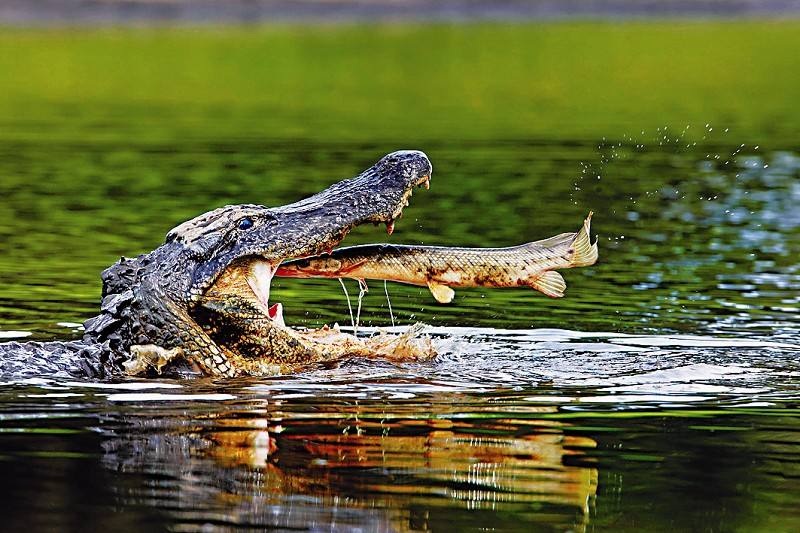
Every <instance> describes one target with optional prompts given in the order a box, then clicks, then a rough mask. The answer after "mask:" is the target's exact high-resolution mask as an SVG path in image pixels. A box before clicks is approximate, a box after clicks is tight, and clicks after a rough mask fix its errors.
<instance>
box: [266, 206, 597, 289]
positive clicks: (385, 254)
mask: <svg viewBox="0 0 800 533" xmlns="http://www.w3.org/2000/svg"><path fill="white" fill-rule="evenodd" d="M591 217H592V214H591V213H589V216H588V217H587V218H586V220H585V221H584V223H583V227H582V228H581V229H580V230H579V231H577V232H575V233H562V234H560V235H556V236H555V237H550V238H549V239H544V240H541V241H535V242H529V243H527V244H521V245H519V246H511V247H507V248H460V247H445V246H414V245H395V244H370V245H364V246H350V247H347V248H339V249H337V250H334V251H333V252H332V253H331V254H329V255H322V256H315V257H308V258H305V259H298V260H294V261H290V262H287V263H284V264H282V265H281V266H280V267H279V268H278V270H277V272H276V275H277V276H281V277H293V278H317V277H323V278H354V279H360V280H365V279H377V280H389V281H397V282H401V283H409V284H412V285H420V286H427V287H428V288H429V289H430V291H431V293H432V294H433V296H434V298H436V300H437V301H438V302H440V303H449V302H450V301H452V299H453V295H454V291H453V289H452V288H451V287H532V288H534V289H536V290H538V291H540V292H542V293H544V294H546V295H547V296H550V297H553V298H560V297H562V296H564V290H565V289H566V283H565V281H564V278H563V277H562V276H561V274H559V273H558V272H556V270H558V269H563V268H573V267H579V266H588V265H593V264H594V263H595V262H596V261H597V242H596V241H595V242H594V243H592V242H591V238H590V236H589V228H590V222H591Z"/></svg>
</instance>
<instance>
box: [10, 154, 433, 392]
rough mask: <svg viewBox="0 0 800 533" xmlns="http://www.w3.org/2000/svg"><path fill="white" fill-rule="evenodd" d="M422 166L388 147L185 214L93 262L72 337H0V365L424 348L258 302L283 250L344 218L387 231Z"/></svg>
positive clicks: (92, 369) (295, 359) (245, 360)
mask: <svg viewBox="0 0 800 533" xmlns="http://www.w3.org/2000/svg"><path fill="white" fill-rule="evenodd" d="M431 171H432V167H431V163H430V161H429V159H428V157H427V156H426V155H425V154H424V153H423V152H420V151H415V150H403V151H398V152H393V153H391V154H388V155H386V156H384V157H383V158H382V159H380V160H379V161H378V162H377V163H375V164H374V165H373V166H372V167H370V168H368V169H367V170H365V171H364V172H362V173H361V174H359V175H358V176H356V177H354V178H350V179H345V180H342V181H340V182H338V183H335V184H334V185H331V186H330V187H329V188H327V189H325V190H324V191H322V192H320V193H317V194H315V195H313V196H311V197H309V198H306V199H304V200H300V201H298V202H295V203H293V204H289V205H285V206H281V207H265V206H261V205H253V204H242V205H228V206H225V207H220V208H218V209H215V210H213V211H209V212H208V213H205V214H202V215H200V216H197V217H195V218H193V219H191V220H189V221H187V222H184V223H182V224H180V225H178V226H177V227H175V228H174V229H172V230H171V231H169V232H168V233H167V235H166V239H165V242H164V243H163V244H162V245H161V246H159V247H158V248H156V249H155V250H153V251H152V252H150V253H148V254H143V255H140V256H138V257H136V258H125V257H123V258H121V259H120V260H119V261H118V262H116V263H115V264H114V265H112V266H111V267H109V268H107V269H106V270H104V271H103V273H102V275H101V277H102V282H103V290H102V302H101V304H100V314H98V315H97V316H95V317H93V318H90V319H89V320H87V321H86V322H85V323H84V335H83V337H82V339H80V340H76V341H66V342H61V341H50V342H25V343H20V342H9V343H5V344H0V373H2V374H6V375H9V374H12V375H26V374H27V375H32V374H49V373H56V372H58V373H64V372H66V373H68V374H70V375H74V376H83V377H91V378H107V377H112V376H119V375H130V374H143V375H152V374H161V375H164V373H165V372H166V371H168V370H169V371H171V372H174V373H177V374H181V375H182V374H185V373H190V374H202V375H208V376H220V377H237V376H243V375H271V374H275V373H280V372H286V371H292V370H294V369H296V368H299V367H302V366H304V365H308V364H309V363H314V362H324V361H332V360H339V359H341V358H342V357H345V356H348V355H369V354H371V353H376V354H378V355H385V356H386V357H388V358H391V354H393V353H396V352H397V351H398V350H399V351H401V352H402V351H403V349H404V348H405V349H406V350H407V351H408V350H410V352H409V353H416V354H418V355H419V356H420V357H424V356H427V355H430V354H431V350H432V349H431V348H430V347H429V346H427V345H424V344H423V345H419V346H416V345H412V344H410V343H411V339H412V337H413V335H410V336H405V337H404V336H383V337H381V336H378V337H377V338H375V339H373V340H372V341H371V342H369V343H365V342H363V341H360V340H358V339H356V338H355V337H353V336H349V335H344V334H341V333H339V332H338V331H333V330H323V331H322V332H319V331H317V332H315V333H309V332H305V333H304V332H300V331H297V330H294V329H292V328H289V327H286V325H285V324H284V322H283V317H282V306H281V304H273V305H271V306H270V305H269V287H270V281H271V278H272V276H273V275H274V274H275V271H276V269H277V267H278V265H280V263H281V262H282V261H284V260H287V259H292V258H302V257H308V256H315V255H320V254H322V253H326V252H330V251H331V250H332V249H333V247H334V246H336V245H337V244H338V243H339V242H340V241H341V240H342V239H344V237H345V236H346V235H347V233H348V232H349V231H350V230H352V229H353V228H354V227H355V226H358V225H360V224H364V223H367V222H372V223H375V224H381V223H383V224H386V227H387V231H388V232H389V233H390V234H391V232H392V230H393V228H394V222H395V220H396V219H397V218H398V217H400V215H401V214H402V210H403V208H404V207H405V206H406V205H408V201H409V197H410V196H411V195H412V192H413V189H414V187H422V186H425V187H426V188H427V187H428V186H429V183H430V177H431Z"/></svg>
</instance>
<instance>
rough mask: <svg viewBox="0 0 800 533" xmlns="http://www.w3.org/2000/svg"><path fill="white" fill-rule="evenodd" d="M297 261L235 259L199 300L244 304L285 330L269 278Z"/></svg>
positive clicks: (425, 180) (423, 182)
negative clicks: (285, 262) (272, 296)
mask: <svg viewBox="0 0 800 533" xmlns="http://www.w3.org/2000/svg"><path fill="white" fill-rule="evenodd" d="M414 185H416V187H424V188H426V189H428V188H430V174H424V175H421V176H420V177H419V178H418V179H417V180H416V183H414ZM412 194H413V187H412V188H409V189H408V190H407V191H405V192H404V194H403V196H402V198H401V199H400V201H399V202H398V207H397V209H396V210H395V212H393V213H392V217H391V218H390V219H388V220H387V221H386V222H385V224H386V232H387V233H388V234H389V235H391V234H392V233H393V231H394V224H395V220H396V219H397V218H399V217H400V216H401V215H402V210H403V208H404V207H406V206H407V205H408V203H409V198H410V196H411V195H412ZM345 235H346V232H344V233H343V234H342V237H344V236H345ZM339 242H341V240H337V241H336V242H335V243H334V245H336V244H338V243H339ZM329 248H332V246H329ZM325 251H330V249H328V250H323V251H318V252H320V253H324V252H325ZM298 258H299V257H292V256H289V257H284V258H282V259H279V260H276V259H267V258H266V257H264V256H261V255H246V256H244V257H240V258H237V259H235V260H233V261H232V262H231V263H230V264H229V265H228V266H227V267H226V268H225V269H223V270H222V272H221V273H220V274H219V275H218V276H217V277H216V279H215V281H214V283H213V284H212V285H211V287H210V288H209V289H208V290H207V291H206V292H205V294H204V296H203V299H204V300H206V301H209V300H213V301H214V302H215V304H216V306H217V308H219V306H220V304H222V305H223V306H224V305H225V302H235V306H237V307H241V305H242V304H243V303H245V304H246V305H247V306H248V307H249V308H250V309H251V310H252V311H258V313H259V314H260V315H261V316H262V317H266V318H268V319H269V320H270V321H272V323H273V325H276V326H281V327H286V322H285V320H284V317H283V304H282V303H280V302H274V303H273V302H271V301H270V292H271V287H272V279H273V277H274V276H275V274H276V272H277V270H278V268H279V266H280V265H281V263H282V262H284V261H287V260H291V259H298Z"/></svg>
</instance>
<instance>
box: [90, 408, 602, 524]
mask: <svg viewBox="0 0 800 533" xmlns="http://www.w3.org/2000/svg"><path fill="white" fill-rule="evenodd" d="M454 400H455V399H454ZM437 403H438V401H437ZM446 403H447V402H446V401H444V402H443V404H446ZM454 403H457V402H454ZM442 407H443V405H439V406H438V407H437V415H435V417H434V416H431V417H429V418H428V417H421V418H415V417H413V416H407V415H401V416H394V415H391V414H388V413H385V412H384V413H382V412H381V408H380V407H379V406H377V405H372V406H371V407H368V408H360V407H358V406H349V407H345V409H346V413H344V414H342V413H340V414H337V413H334V412H331V413H328V414H329V415H331V416H330V418H328V417H327V416H326V414H321V415H320V416H319V417H314V418H306V417H299V418H293V419H284V418H283V414H282V413H281V412H280V405H275V406H272V407H270V406H265V408H262V409H256V410H240V411H228V412H225V413H211V414H208V415H206V416H200V417H195V418H194V419H193V420H187V419H185V418H181V417H178V416H175V417H164V418H160V417H146V416H134V417H131V418H125V419H124V420H121V421H120V422H121V423H122V425H124V426H126V428H125V429H124V430H121V431H115V432H113V434H109V435H108V437H109V438H108V440H107V441H106V442H105V444H104V449H105V457H104V464H105V465H106V466H107V467H108V468H110V469H112V470H114V471H123V472H133V473H146V474H148V475H149V477H150V479H151V481H150V484H149V486H148V487H146V488H143V489H134V490H133V491H132V492H131V493H129V494H127V495H122V496H123V499H127V500H128V502H127V503H131V501H137V502H140V503H141V501H142V500H143V499H157V500H158V504H159V505H158V506H159V507H161V508H162V509H163V508H167V509H173V511H172V514H173V515H174V516H173V517H172V518H173V519H175V520H177V521H178V522H182V523H183V524H184V525H187V526H188V525H190V524H192V525H197V524H202V523H208V522H213V523H217V524H220V523H227V524H231V523H235V524H249V525H256V526H271V527H284V528H292V527H302V528H307V527H309V525H311V524H314V523H318V524H325V523H331V524H339V526H341V527H348V526H356V525H358V526H359V527H362V528H363V527H367V528H368V529H369V530H391V531H405V530H426V529H428V527H429V524H428V522H429V521H438V520H445V519H446V518H445V517H444V516H443V514H444V512H445V510H446V509H447V508H452V507H453V506H456V507H463V508H465V509H471V510H474V511H476V512H480V511H481V510H491V511H503V510H509V511H511V510H515V511H520V510H522V508H524V509H525V510H527V511H529V512H531V511H533V512H537V511H540V512H541V513H543V514H545V516H546V517H547V518H545V520H546V521H548V522H550V521H553V522H556V523H558V524H559V525H560V526H569V527H572V528H579V529H581V528H582V525H585V524H586V523H587V522H588V516H589V507H590V501H592V499H593V497H594V496H595V492H596V488H597V479H598V473H597V470H596V469H595V468H593V467H591V466H582V465H580V464H579V462H580V459H581V457H582V456H583V450H586V449H592V448H594V447H595V442H594V441H593V440H592V439H590V438H586V437H581V436H574V435H565V434H564V431H563V427H564V426H563V424H562V423H560V422H558V421H552V420H541V419H540V420H537V419H529V418H526V419H524V420H517V419H511V418H508V419H496V420H491V421H490V422H489V423H487V421H486V420H485V419H482V418H475V419H459V418H458V417H457V415H456V413H455V412H452V413H449V414H450V415H452V417H453V418H452V419H448V418H447V416H448V413H447V412H444V413H443V412H441V410H442ZM462 408H463V406H462ZM445 409H446V408H445ZM541 409H542V411H543V412H552V411H555V410H556V408H555V407H541ZM266 411H274V412H273V413H271V414H270V415H268V416H265V412H266ZM167 428H169V429H167ZM165 499H170V500H174V501H169V502H165V501H164V500H165ZM437 510H441V511H442V513H438V512H437ZM440 515H441V516H440ZM536 520H537V521H541V520H543V517H542V516H537V517H536Z"/></svg>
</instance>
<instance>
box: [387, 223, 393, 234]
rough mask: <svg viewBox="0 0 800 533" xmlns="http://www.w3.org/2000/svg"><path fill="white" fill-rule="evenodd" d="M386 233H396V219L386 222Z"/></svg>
mask: <svg viewBox="0 0 800 533" xmlns="http://www.w3.org/2000/svg"><path fill="white" fill-rule="evenodd" d="M386 233H388V234H389V235H391V234H392V233H394V220H392V221H391V222H387V223H386Z"/></svg>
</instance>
